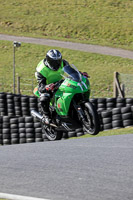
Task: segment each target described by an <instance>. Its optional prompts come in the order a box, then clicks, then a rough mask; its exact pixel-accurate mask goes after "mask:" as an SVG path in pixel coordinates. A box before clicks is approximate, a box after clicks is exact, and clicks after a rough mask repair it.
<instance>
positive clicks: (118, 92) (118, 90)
mask: <svg viewBox="0 0 133 200" xmlns="http://www.w3.org/2000/svg"><path fill="white" fill-rule="evenodd" d="M118 76H119V73H118V72H114V95H113V96H114V97H115V98H117V97H118V96H119V95H120V97H121V98H124V92H123V91H122V89H121V86H120V83H119V79H118Z"/></svg>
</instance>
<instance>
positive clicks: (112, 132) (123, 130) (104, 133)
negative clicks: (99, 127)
mask: <svg viewBox="0 0 133 200" xmlns="http://www.w3.org/2000/svg"><path fill="white" fill-rule="evenodd" d="M125 134H133V127H127V128H121V129H112V130H106V131H101V132H99V134H98V135H95V136H94V135H89V134H86V135H83V136H80V137H73V138H71V139H75V138H77V139H78V138H88V137H101V136H111V135H125Z"/></svg>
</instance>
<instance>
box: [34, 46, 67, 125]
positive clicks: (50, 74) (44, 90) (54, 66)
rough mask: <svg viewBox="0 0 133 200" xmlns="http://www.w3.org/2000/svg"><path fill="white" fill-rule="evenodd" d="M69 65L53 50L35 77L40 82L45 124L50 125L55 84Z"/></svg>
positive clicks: (47, 55)
mask: <svg viewBox="0 0 133 200" xmlns="http://www.w3.org/2000/svg"><path fill="white" fill-rule="evenodd" d="M66 65H69V63H68V62H67V61H66V60H64V59H62V54H61V53H60V51H58V50H56V49H51V50H49V51H48V52H47V53H46V57H45V58H44V59H43V60H41V61H40V62H39V64H38V65H37V68H36V72H35V76H36V79H37V82H38V92H39V95H40V104H41V111H42V113H43V118H44V122H45V123H46V124H49V123H50V111H49V104H50V98H51V91H52V90H53V89H54V84H53V83H55V82H57V81H59V80H61V79H62V74H63V73H64V71H63V68H64V67H65V66H66Z"/></svg>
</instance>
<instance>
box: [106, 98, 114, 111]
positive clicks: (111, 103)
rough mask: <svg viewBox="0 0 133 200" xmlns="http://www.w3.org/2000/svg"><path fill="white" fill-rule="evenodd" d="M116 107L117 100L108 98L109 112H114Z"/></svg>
mask: <svg viewBox="0 0 133 200" xmlns="http://www.w3.org/2000/svg"><path fill="white" fill-rule="evenodd" d="M115 107H116V98H107V99H106V108H107V110H112V109H113V108H115Z"/></svg>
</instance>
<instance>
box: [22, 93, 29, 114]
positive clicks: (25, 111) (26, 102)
mask: <svg viewBox="0 0 133 200" xmlns="http://www.w3.org/2000/svg"><path fill="white" fill-rule="evenodd" d="M21 109H22V116H30V109H29V97H28V96H24V95H23V96H21Z"/></svg>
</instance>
